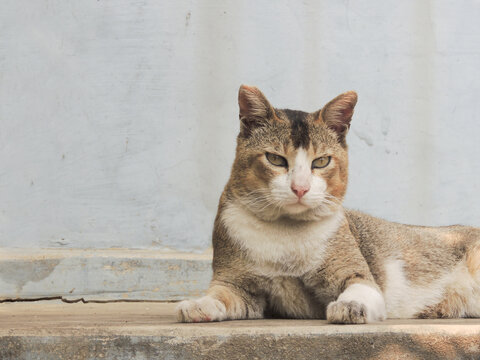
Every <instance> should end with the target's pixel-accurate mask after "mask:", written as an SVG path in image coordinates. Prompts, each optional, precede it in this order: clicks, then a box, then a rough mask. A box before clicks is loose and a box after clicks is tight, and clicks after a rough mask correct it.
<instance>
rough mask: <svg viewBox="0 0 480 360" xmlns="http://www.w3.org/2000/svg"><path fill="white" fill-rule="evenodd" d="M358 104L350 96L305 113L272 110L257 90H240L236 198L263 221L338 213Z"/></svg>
mask: <svg viewBox="0 0 480 360" xmlns="http://www.w3.org/2000/svg"><path fill="white" fill-rule="evenodd" d="M356 99H357V97H356V94H355V93H354V92H348V93H345V94H342V95H340V96H338V97H337V98H335V99H334V100H332V101H331V102H330V103H328V104H327V105H326V106H325V107H324V108H323V109H322V110H321V111H317V112H315V113H305V112H302V111H294V110H280V109H274V108H273V107H271V106H270V104H269V103H268V101H267V100H266V98H265V97H264V96H263V94H262V93H261V92H260V91H259V90H258V89H257V88H254V87H247V86H242V87H241V88H240V93H239V105H240V120H241V130H240V134H239V136H238V140H237V154H236V158H235V162H234V166H233V169H232V178H231V185H232V187H231V189H232V193H233V194H234V196H235V197H236V198H237V199H239V200H240V201H241V202H242V203H243V204H244V205H245V206H246V207H247V208H248V209H250V210H251V211H252V212H254V213H255V214H256V215H257V216H259V217H260V218H262V219H265V220H276V219H278V218H281V217H285V218H293V219H300V220H312V219H318V218H321V217H324V216H327V215H330V214H332V213H334V212H335V211H336V210H337V209H338V208H339V206H340V204H341V202H342V200H343V197H344V195H345V191H346V187H347V179H348V156H347V148H346V143H345V135H346V132H347V130H348V128H349V125H350V120H351V117H352V114H353V108H354V106H355V103H356Z"/></svg>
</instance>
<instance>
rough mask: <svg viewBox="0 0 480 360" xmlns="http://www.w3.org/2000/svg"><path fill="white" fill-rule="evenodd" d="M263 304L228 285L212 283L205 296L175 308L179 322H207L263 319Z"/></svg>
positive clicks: (260, 300) (261, 300)
mask: <svg viewBox="0 0 480 360" xmlns="http://www.w3.org/2000/svg"><path fill="white" fill-rule="evenodd" d="M264 307H265V303H264V300H263V299H260V298H254V297H253V296H252V295H250V294H249V293H247V292H245V291H243V290H242V289H240V288H238V287H235V286H233V285H231V284H228V283H222V282H219V281H212V283H211V284H210V288H209V289H208V291H207V295H206V296H204V297H202V298H199V299H195V300H184V301H182V302H180V303H179V304H178V306H177V309H176V312H177V320H178V321H179V322H208V321H223V320H236V319H258V318H262V317H263V310H264Z"/></svg>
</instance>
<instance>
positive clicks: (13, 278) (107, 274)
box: [0, 248, 212, 301]
mask: <svg viewBox="0 0 480 360" xmlns="http://www.w3.org/2000/svg"><path fill="white" fill-rule="evenodd" d="M211 277H212V252H211V251H207V252H205V253H203V254H191V253H181V252H173V251H165V250H134V249H14V248H12V249H8V248H0V301H1V300H9V299H10V300H11V299H45V298H62V299H65V300H69V301H77V300H80V299H83V300H87V301H88V300H95V301H108V300H160V301H171V300H181V299H185V298H194V297H198V296H201V295H202V294H203V293H204V292H205V289H207V288H208V284H209V283H210V279H211Z"/></svg>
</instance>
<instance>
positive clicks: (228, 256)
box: [177, 85, 480, 324]
mask: <svg viewBox="0 0 480 360" xmlns="http://www.w3.org/2000/svg"><path fill="white" fill-rule="evenodd" d="M238 102H239V105H240V122H241V129H240V134H239V135H238V139H237V151H236V158H235V162H234V164H233V168H232V172H231V176H230V180H229V181H228V183H227V185H226V187H225V190H224V192H223V194H222V196H221V198H220V204H219V207H218V214H217V217H216V220H215V228H214V232H213V248H214V254H213V280H212V282H211V285H210V288H209V289H208V294H207V295H206V296H205V297H202V298H200V299H197V300H187V301H183V302H181V303H180V304H179V305H178V308H177V316H178V320H179V321H183V322H199V321H221V320H228V319H258V318H262V317H264V316H266V315H273V316H281V317H289V318H312V319H313V318H319V319H324V318H326V319H327V320H328V321H329V322H331V323H355V324H356V323H366V322H372V321H380V320H384V319H385V318H387V317H388V318H412V317H421V318H438V317H444V318H452V317H478V316H480V229H477V228H472V227H464V226H449V227H440V228H433V227H422V226H410V225H401V224H396V223H391V222H387V221H384V220H381V219H377V218H374V217H371V216H369V215H366V214H363V213H361V212H358V211H352V210H347V209H344V208H343V207H342V200H343V197H344V195H345V191H346V188H347V178H348V156H347V144H346V142H345V136H346V134H347V131H348V129H349V127H350V121H351V119H352V115H353V109H354V107H355V104H356V102H357V94H356V93H355V92H353V91H350V92H347V93H344V94H342V95H339V96H337V97H336V98H335V99H333V100H332V101H330V102H329V103H328V104H327V105H326V106H325V107H324V108H323V109H321V110H319V111H317V112H314V113H305V112H302V111H294V110H287V109H285V110H280V109H274V108H273V107H272V106H271V105H270V103H269V102H268V101H267V99H266V98H265V96H264V95H263V94H262V93H261V92H260V90H258V89H257V88H255V87H250V86H245V85H243V86H241V87H240V92H239V96H238Z"/></svg>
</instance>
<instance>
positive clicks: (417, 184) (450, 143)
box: [0, 0, 480, 252]
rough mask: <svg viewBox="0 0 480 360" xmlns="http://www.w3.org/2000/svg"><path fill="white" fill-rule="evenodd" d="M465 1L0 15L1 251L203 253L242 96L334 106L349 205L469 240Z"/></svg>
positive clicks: (30, 6)
mask: <svg viewBox="0 0 480 360" xmlns="http://www.w3.org/2000/svg"><path fill="white" fill-rule="evenodd" d="M479 18H480V3H479V2H477V1H455V2H454V1H442V0H440V1H417V0H409V1H373V2H372V1H368V0H363V1H361V0H358V1H313V0H312V1H302V2H300V1H285V0H284V1H275V2H272V1H267V0H263V1H262V0H261V1H258V0H249V1H233V0H232V1H220V0H218V1H200V0H191V1H182V2H180V1H153V0H152V1H139V0H123V1H104V0H99V1H97V0H86V1H74V0H69V1H66V0H51V1H47V0H44V1H41V0H38V1H29V2H27V1H18V0H2V1H1V2H0V164H1V166H0V199H1V201H0V247H60V248H110V247H126V248H152V249H153V248H154V249H157V250H162V249H174V250H181V251H196V252H202V251H203V250H205V249H206V248H207V247H208V246H209V244H210V231H211V226H212V221H213V217H214V214H215V211H216V204H217V200H218V197H219V195H220V193H221V190H222V187H223V186H224V184H225V182H226V180H227V178H228V175H229V170H230V166H231V163H232V160H233V156H234V141H235V136H236V133H237V130H238V116H237V99H236V97H237V90H238V87H239V85H240V84H241V83H246V84H254V85H257V86H259V87H260V88H261V89H262V90H263V91H264V93H265V94H266V95H267V97H268V98H269V99H270V101H271V102H272V104H273V105H276V106H280V107H290V108H294V109H303V110H308V111H313V110H316V109H318V108H320V107H321V106H322V105H323V104H324V103H325V102H327V101H328V100H329V99H330V98H333V97H334V96H336V95H337V94H338V93H340V92H343V91H345V90H350V89H355V90H357V92H358V93H359V103H358V107H357V111H356V115H355V118H354V120H353V123H352V130H351V133H350V135H349V138H348V140H349V144H350V153H351V178H350V188H349V193H348V197H347V200H346V204H347V205H348V206H351V207H355V208H358V209H362V210H365V211H368V212H370V213H372V214H375V215H378V216H383V217H385V218H388V219H391V220H395V221H401V222H408V223H415V224H435V225H442V224H448V223H466V224H476V225H480V221H479V220H480V219H479V214H480V201H479V195H478V191H479V188H480V161H479V160H478V156H479V149H480V145H479V137H480V116H479V111H480V102H479V100H478V99H479V95H480V72H479V71H478V66H479V64H480V51H479V49H480V32H479V31H478V30H479V25H478V19H479Z"/></svg>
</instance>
